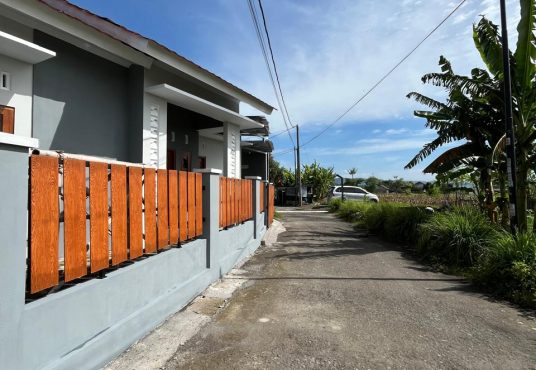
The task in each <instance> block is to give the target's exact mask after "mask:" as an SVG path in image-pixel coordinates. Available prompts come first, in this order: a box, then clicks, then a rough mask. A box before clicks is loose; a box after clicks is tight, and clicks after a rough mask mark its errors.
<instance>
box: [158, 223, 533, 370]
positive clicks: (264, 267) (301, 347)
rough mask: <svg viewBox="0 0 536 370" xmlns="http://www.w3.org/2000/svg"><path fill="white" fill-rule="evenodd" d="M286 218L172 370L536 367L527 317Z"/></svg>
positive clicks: (365, 242) (405, 262)
mask: <svg viewBox="0 0 536 370" xmlns="http://www.w3.org/2000/svg"><path fill="white" fill-rule="evenodd" d="M284 217H285V221H284V226H285V227H286V228H287V231H286V232H285V233H283V234H280V235H279V238H278V242H277V243H276V244H275V245H273V246H272V247H265V248H263V249H261V250H260V252H259V253H257V254H256V255H255V256H254V257H253V258H252V259H251V260H250V261H249V262H248V263H247V264H246V265H245V266H244V267H243V268H242V269H243V270H244V275H245V276H247V277H249V279H250V280H249V283H248V284H246V286H245V287H244V288H242V289H241V290H239V291H238V292H237V293H236V295H235V296H234V297H233V299H232V300H231V302H230V304H229V305H228V306H227V307H226V308H225V309H224V310H222V311H221V312H220V313H219V314H218V315H217V316H216V317H215V318H214V320H213V321H212V322H211V323H209V324H208V325H207V326H206V327H204V328H203V329H201V331H200V332H199V333H198V334H197V335H196V336H194V337H193V338H192V339H190V340H189V341H188V342H187V343H186V344H185V345H184V346H181V347H180V348H179V350H178V351H177V353H176V354H175V355H174V357H173V358H172V359H171V360H170V361H168V363H167V365H166V368H168V369H301V368H306V369H332V368H333V369H466V368H467V369H469V368H470V369H535V368H536V321H534V318H533V317H531V315H530V313H526V312H522V311H519V310H517V309H515V308H512V307H510V306H508V305H506V304H503V303H497V302H492V301H491V300H489V299H487V298H486V297H484V296H482V295H481V294H479V293H475V292H472V291H471V289H470V287H469V286H468V285H467V284H466V283H465V282H464V281H463V280H462V279H460V278H457V277H453V276H448V275H443V274H439V273H434V272H430V271H428V270H427V269H426V268H425V267H423V266H422V265H420V264H418V263H416V262H414V261H412V260H410V259H407V258H405V257H404V256H403V254H402V252H401V251H400V250H397V249H396V248H395V247H393V246H391V245H388V244H385V243H382V242H380V241H378V240H376V239H374V238H364V237H363V238H361V237H359V236H358V235H357V234H356V233H355V232H354V231H352V229H351V227H350V225H348V224H346V223H344V222H341V221H339V220H337V219H335V218H334V217H333V216H332V215H330V214H322V213H288V214H285V215H284Z"/></svg>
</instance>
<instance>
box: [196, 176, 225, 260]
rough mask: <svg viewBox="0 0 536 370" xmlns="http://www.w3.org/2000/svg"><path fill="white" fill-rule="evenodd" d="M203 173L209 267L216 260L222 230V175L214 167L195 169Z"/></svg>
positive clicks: (204, 235)
mask: <svg viewBox="0 0 536 370" xmlns="http://www.w3.org/2000/svg"><path fill="white" fill-rule="evenodd" d="M194 172H199V173H202V174H203V182H202V183H203V236H202V238H203V239H206V240H207V268H212V266H213V264H214V262H215V261H216V250H215V248H213V246H214V244H215V243H214V242H215V241H216V240H217V238H218V233H219V231H220V175H221V172H222V171H221V170H218V169H214V168H204V169H195V170H194Z"/></svg>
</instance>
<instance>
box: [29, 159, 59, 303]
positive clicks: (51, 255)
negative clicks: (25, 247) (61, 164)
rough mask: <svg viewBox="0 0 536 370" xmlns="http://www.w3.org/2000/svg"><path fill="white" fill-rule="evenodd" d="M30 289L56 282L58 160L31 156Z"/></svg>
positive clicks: (57, 276) (37, 289)
mask: <svg viewBox="0 0 536 370" xmlns="http://www.w3.org/2000/svg"><path fill="white" fill-rule="evenodd" d="M30 166H31V168H30V179H31V181H30V194H31V198H30V199H31V205H30V230H31V233H30V262H31V267H30V277H31V279H30V292H31V293H35V292H38V291H40V290H43V289H46V288H50V287H52V286H54V285H56V284H58V282H59V274H58V268H59V262H58V254H59V252H58V238H59V198H58V159H57V158H53V157H39V156H32V157H31V160H30Z"/></svg>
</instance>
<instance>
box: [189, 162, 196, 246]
mask: <svg viewBox="0 0 536 370" xmlns="http://www.w3.org/2000/svg"><path fill="white" fill-rule="evenodd" d="M194 236H195V173H193V172H188V239H191V238H193V237H194Z"/></svg>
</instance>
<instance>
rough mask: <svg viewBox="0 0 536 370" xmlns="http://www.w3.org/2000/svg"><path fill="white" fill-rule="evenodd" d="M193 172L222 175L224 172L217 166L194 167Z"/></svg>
mask: <svg viewBox="0 0 536 370" xmlns="http://www.w3.org/2000/svg"><path fill="white" fill-rule="evenodd" d="M193 172H198V173H210V174H212V175H221V174H222V173H223V171H222V170H220V169H217V168H194V169H193Z"/></svg>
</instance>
